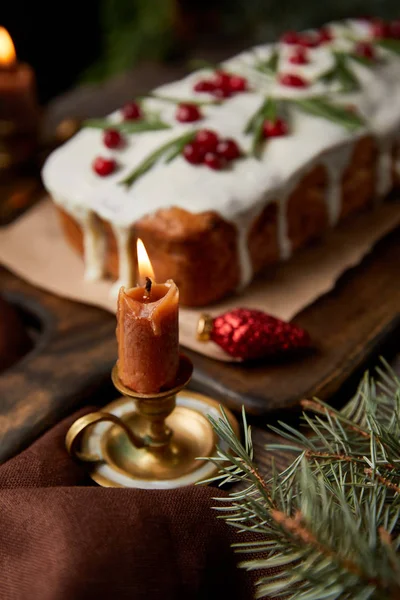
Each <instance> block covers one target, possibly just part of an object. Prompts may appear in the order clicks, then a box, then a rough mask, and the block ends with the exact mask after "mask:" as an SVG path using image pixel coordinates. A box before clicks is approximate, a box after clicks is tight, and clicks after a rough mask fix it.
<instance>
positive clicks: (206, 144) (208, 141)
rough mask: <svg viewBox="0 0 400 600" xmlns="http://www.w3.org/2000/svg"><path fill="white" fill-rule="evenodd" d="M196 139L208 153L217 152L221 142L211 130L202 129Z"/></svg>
mask: <svg viewBox="0 0 400 600" xmlns="http://www.w3.org/2000/svg"><path fill="white" fill-rule="evenodd" d="M194 139H195V142H196V143H197V144H200V146H201V147H202V148H204V150H205V151H206V152H212V151H213V150H215V149H216V147H217V145H218V142H219V138H218V135H217V134H216V133H215V131H212V130H211V129H200V130H199V131H198V132H197V133H196V137H195V138H194Z"/></svg>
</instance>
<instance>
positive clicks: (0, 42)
mask: <svg viewBox="0 0 400 600" xmlns="http://www.w3.org/2000/svg"><path fill="white" fill-rule="evenodd" d="M16 58H17V55H16V53H15V48H14V44H13V41H12V39H11V36H10V34H9V33H8V31H7V29H5V28H4V27H0V67H10V66H11V65H13V64H14V63H15V61H16Z"/></svg>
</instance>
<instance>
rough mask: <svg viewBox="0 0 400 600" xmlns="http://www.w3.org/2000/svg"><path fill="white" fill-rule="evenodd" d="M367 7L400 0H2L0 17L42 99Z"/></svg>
mask: <svg viewBox="0 0 400 600" xmlns="http://www.w3.org/2000/svg"><path fill="white" fill-rule="evenodd" d="M364 15H376V16H380V17H384V18H396V17H397V18H398V17H400V7H399V0H362V1H360V0H324V1H320V0H200V1H196V0H69V1H68V2H62V3H59V2H51V3H50V2H47V1H44V2H43V1H40V0H37V1H36V2H35V1H33V0H8V1H7V2H6V1H5V0H2V2H1V7H0V24H2V25H4V26H5V27H6V28H7V29H8V30H9V32H10V33H11V36H12V38H13V40H14V42H15V46H16V49H17V53H18V56H19V58H20V60H24V61H27V62H29V63H30V64H31V65H32V66H33V67H34V69H35V70H36V74H37V78H38V87H39V95H40V99H41V101H42V102H43V103H45V102H47V101H48V100H49V99H51V98H52V97H54V96H55V95H57V94H59V93H60V92H62V91H64V90H66V89H68V88H70V87H71V86H73V85H74V84H76V83H78V82H79V81H99V80H102V79H106V78H108V77H110V76H112V75H114V74H116V73H118V72H121V71H123V70H126V69H129V68H131V67H133V66H134V64H135V63H137V61H140V60H143V59H146V60H160V61H183V60H185V59H186V58H187V57H188V56H189V55H191V56H193V54H194V55H197V56H199V57H201V52H202V51H203V50H204V49H209V48H210V47H214V46H218V47H219V48H220V49H221V47H224V46H226V47H227V48H228V47H229V48H235V47H236V46H235V44H236V45H237V48H239V47H240V46H243V47H244V46H245V45H246V44H251V43H253V42H262V41H270V40H272V39H274V38H275V37H276V36H277V35H279V33H280V32H282V31H284V30H285V29H289V28H290V29H292V28H294V29H302V28H307V27H312V26H318V25H321V24H322V23H324V22H325V21H328V20H331V19H340V18H343V17H350V16H364Z"/></svg>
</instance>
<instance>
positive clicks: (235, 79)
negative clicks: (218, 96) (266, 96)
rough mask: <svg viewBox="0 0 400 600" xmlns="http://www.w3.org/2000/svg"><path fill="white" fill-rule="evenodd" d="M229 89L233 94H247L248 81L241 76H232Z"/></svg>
mask: <svg viewBox="0 0 400 600" xmlns="http://www.w3.org/2000/svg"><path fill="white" fill-rule="evenodd" d="M229 87H230V89H231V90H232V92H245V91H246V90H247V79H246V78H245V77H240V75H231V76H230V78H229Z"/></svg>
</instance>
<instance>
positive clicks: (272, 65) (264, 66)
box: [254, 50, 279, 75]
mask: <svg viewBox="0 0 400 600" xmlns="http://www.w3.org/2000/svg"><path fill="white" fill-rule="evenodd" d="M278 63H279V53H278V51H277V50H273V52H272V54H271V56H269V57H268V58H267V60H258V61H257V62H256V63H255V65H254V68H255V69H256V70H257V71H260V72H261V73H264V75H275V74H276V72H277V71H278Z"/></svg>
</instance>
